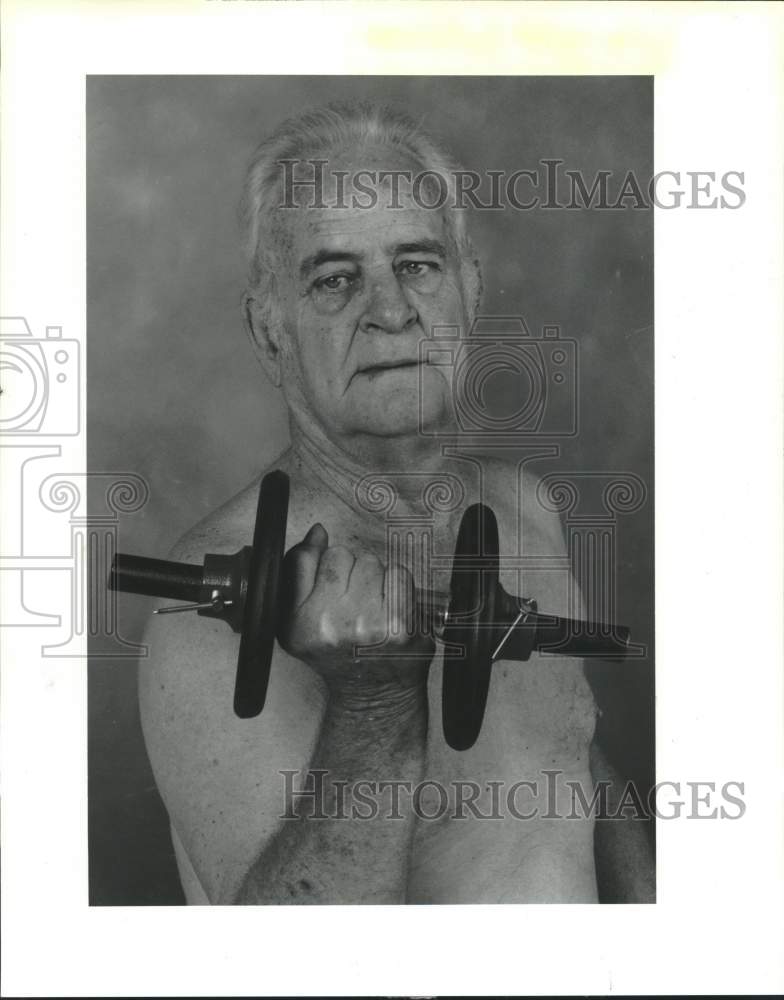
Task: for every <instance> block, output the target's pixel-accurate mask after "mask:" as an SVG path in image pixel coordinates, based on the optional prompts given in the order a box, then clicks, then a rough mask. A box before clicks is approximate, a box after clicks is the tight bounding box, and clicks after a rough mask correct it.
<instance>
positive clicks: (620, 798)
mask: <svg viewBox="0 0 784 1000" xmlns="http://www.w3.org/2000/svg"><path fill="white" fill-rule="evenodd" d="M591 775H592V777H593V780H594V782H595V783H596V784H597V785H599V783H600V782H601V783H603V784H604V785H605V786H606V788H607V798H606V803H607V810H606V811H607V818H604V819H602V818H598V819H597V820H596V825H595V827H594V859H595V862H596V880H597V883H598V888H599V901H600V902H602V903H655V902H656V872H655V861H654V852H653V845H652V843H651V838H650V832H649V831H650V820H647V819H642V818H641V817H640V816H639V815H638V813H639V805H640V804H641V803H640V797H639V796H637V797H635V796H634V795H629V794H627V795H624V790H625V789H626V787H627V786H626V782H624V781H623V780H622V778H621V775H620V774H619V773H618V771H617V770H616V769H615V768H614V767H613V766H612V764H611V763H610V762H609V760H608V759H607V757H606V755H605V753H604V751H603V750H602V747H601V743H600V741H599V740H598V739H597V738H596V737H594V740H593V743H592V744H591Z"/></svg>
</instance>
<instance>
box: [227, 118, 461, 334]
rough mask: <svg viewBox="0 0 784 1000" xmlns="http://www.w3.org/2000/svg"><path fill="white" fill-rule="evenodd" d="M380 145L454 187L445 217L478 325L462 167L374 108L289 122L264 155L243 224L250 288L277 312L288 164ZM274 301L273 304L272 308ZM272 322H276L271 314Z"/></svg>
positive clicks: (404, 121)
mask: <svg viewBox="0 0 784 1000" xmlns="http://www.w3.org/2000/svg"><path fill="white" fill-rule="evenodd" d="M368 142H373V143H376V144H378V145H382V146H388V147H390V148H392V149H396V150H400V151H402V152H404V153H407V154H408V155H409V156H410V157H411V158H412V159H413V160H414V161H415V162H417V163H419V164H421V166H422V168H423V170H426V171H433V172H435V173H436V174H437V175H438V177H439V178H443V181H444V182H445V183H446V185H447V194H448V197H447V198H446V201H445V204H444V209H443V211H444V214H445V217H446V220H447V225H448V227H449V231H450V235H451V237H452V239H453V240H454V243H455V248H456V251H457V255H458V258H459V260H460V271H461V277H462V283H463V288H464V292H465V299H466V309H467V311H468V313H469V317H470V319H473V317H474V315H475V313H476V310H477V309H478V305H479V298H480V295H481V272H480V269H479V261H478V258H477V255H476V252H475V250H474V247H473V244H472V243H471V240H470V237H469V236H468V233H467V231H466V221H465V212H466V210H465V209H457V208H455V207H454V206H455V203H456V198H455V185H456V173H457V172H459V171H461V170H462V167H460V165H459V164H458V163H457V161H456V160H454V159H453V157H452V155H451V154H450V153H449V152H448V151H447V149H446V148H445V147H444V146H443V145H442V144H441V143H440V142H439V141H438V140H437V139H435V138H434V137H433V136H432V135H430V134H428V133H427V132H425V131H424V130H423V129H422V128H420V126H419V125H417V124H416V122H414V120H413V119H411V118H409V117H408V115H405V114H403V113H401V112H399V111H396V110H394V109H392V108H389V107H386V106H384V105H375V104H370V103H366V102H357V103H340V104H329V105H326V106H325V107H322V108H315V109H313V110H310V111H306V112H305V113H303V114H301V115H298V116H296V117H294V118H289V119H288V120H286V121H284V122H283V123H282V124H281V125H279V126H278V127H277V128H276V129H275V131H274V132H273V133H272V134H271V135H270V136H269V137H268V138H267V139H265V140H264V142H262V143H261V145H260V146H259V147H258V148H257V150H256V152H255V154H254V155H253V158H252V160H251V163H250V166H249V168H248V173H247V177H246V180H245V188H244V192H243V198H242V202H241V218H242V222H243V228H244V230H245V236H246V252H247V257H248V286H249V292H251V293H252V296H253V298H254V299H255V301H256V304H257V308H261V310H262V311H263V312H266V311H267V310H268V309H271V308H272V302H271V301H269V300H270V299H271V298H272V297H273V295H274V281H273V279H274V273H275V271H276V269H277V268H278V267H279V266H280V261H279V250H280V238H279V237H280V232H279V230H280V228H281V227H280V214H279V213H280V205H281V195H282V184H281V180H282V177H281V162H282V161H285V160H289V161H292V160H293V161H302V160H306V159H308V158H313V157H316V156H321V155H323V154H325V153H328V152H329V151H330V150H334V149H341V148H345V147H346V146H348V145H361V144H363V143H368ZM265 300H266V302H265ZM268 317H269V318H271V316H269V313H268Z"/></svg>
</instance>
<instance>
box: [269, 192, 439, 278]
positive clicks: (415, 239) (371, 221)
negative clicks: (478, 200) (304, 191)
mask: <svg viewBox="0 0 784 1000" xmlns="http://www.w3.org/2000/svg"><path fill="white" fill-rule="evenodd" d="M286 214H287V216H288V220H287V221H288V225H287V226H286V229H287V230H288V232H287V239H286V240H285V244H286V250H287V257H288V263H289V265H290V266H291V267H292V268H293V269H295V270H296V271H299V272H302V271H304V270H307V268H308V267H309V266H312V265H313V263H314V262H315V261H317V260H319V259H325V258H327V257H328V256H337V255H340V254H345V255H346V256H347V257H349V256H350V257H355V258H358V259H363V258H368V257H371V256H373V255H376V254H378V253H381V254H384V255H386V256H392V255H394V254H396V253H399V252H401V251H402V250H407V251H409V252H411V251H413V250H414V249H417V250H421V251H424V252H430V253H438V254H441V255H442V256H444V257H446V256H448V255H449V254H450V250H451V242H452V241H451V240H450V239H449V230H448V227H447V225H446V220H445V219H444V216H443V213H442V212H439V211H435V210H433V211H429V210H427V209H424V208H420V207H406V208H398V209H395V208H388V207H379V206H376V207H374V208H368V209H359V208H357V209H344V210H341V209H337V208H326V209H293V210H291V212H290V213H289V212H287V213H286Z"/></svg>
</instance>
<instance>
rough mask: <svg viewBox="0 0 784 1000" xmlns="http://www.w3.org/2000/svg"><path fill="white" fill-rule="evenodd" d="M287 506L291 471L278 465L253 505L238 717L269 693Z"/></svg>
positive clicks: (251, 712)
mask: <svg viewBox="0 0 784 1000" xmlns="http://www.w3.org/2000/svg"><path fill="white" fill-rule="evenodd" d="M288 508H289V477H288V476H287V475H286V473H285V472H280V471H278V470H276V471H275V472H270V473H268V474H267V475H266V476H265V477H264V479H263V480H262V482H261V488H260V490H259V502H258V506H257V508H256V524H255V527H254V529H253V550H252V554H251V558H250V569H249V573H248V590H247V594H246V596H245V609H244V613H243V619H242V638H241V639H240V651H239V656H238V658H237V677H236V681H235V684H234V711H235V713H236V714H237V715H238V716H239V718H241V719H252V718H253V717H254V716H256V715H258V714H259V712H261V710H262V709H263V708H264V702H265V700H266V697H267V685H268V684H269V676H270V668H271V666H272V652H273V649H274V645H275V623H276V619H277V614H278V591H279V581H280V569H281V564H282V562H283V553H284V550H285V546H286V522H287V515H288Z"/></svg>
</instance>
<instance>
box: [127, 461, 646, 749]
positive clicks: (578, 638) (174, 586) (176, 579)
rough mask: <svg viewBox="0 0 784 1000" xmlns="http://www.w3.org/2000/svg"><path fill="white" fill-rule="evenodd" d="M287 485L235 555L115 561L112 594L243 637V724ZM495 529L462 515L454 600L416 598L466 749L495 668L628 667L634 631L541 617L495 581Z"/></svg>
mask: <svg viewBox="0 0 784 1000" xmlns="http://www.w3.org/2000/svg"><path fill="white" fill-rule="evenodd" d="M288 504H289V479H288V476H287V475H286V474H285V473H284V472H280V471H275V472H270V473H268V474H267V475H266V476H264V478H263V479H262V481H261V487H260V489H259V499H258V506H257V509H256V521H255V526H254V531H253V544H252V545H250V546H244V547H243V548H241V549H240V550H239V551H238V552H235V553H233V554H231V555H221V554H207V555H205V557H204V564H203V565H201V566H199V565H195V564H189V563H180V562H171V561H168V560H162V559H148V558H145V557H141V556H132V555H126V554H124V553H120V552H118V553H117V554H116V555H115V557H114V560H113V562H112V567H111V571H110V574H109V583H108V586H109V589H111V590H121V591H127V592H129V593H134V594H146V595H148V596H151V597H164V598H171V599H174V600H179V601H185V602H189V603H186V604H182V605H175V606H173V607H168V608H159V609H158V612H157V613H159V614H160V613H164V614H165V613H172V612H176V611H196V612H197V613H198V614H200V615H203V616H205V617H208V618H219V619H221V620H223V621H225V622H227V623H228V624H229V625H230V626H231V628H232V629H233V630H234V631H235V632H238V633H239V634H240V649H239V655H238V658H237V674H236V680H235V687H234V711H235V713H236V714H237V715H238V716H239V717H240V718H242V719H248V718H253V717H255V716H257V715H258V714H259V713H260V712H261V710H262V709H263V707H264V702H265V699H266V695H267V686H268V684H269V675H270V668H271V665H272V653H273V648H274V643H275V637H276V633H277V626H278V622H279V620H280V615H279V602H280V599H281V569H282V565H283V556H284V548H285V540H286V522H287V518H288ZM498 571H499V554H498V525H497V522H496V519H495V515H494V514H493V512H492V510H491V509H490V508H489V507H487V506H486V505H485V504H482V503H476V504H473V505H471V506H470V507H468V508H467V509H466V511H465V513H464V514H463V517H462V520H461V522H460V527H459V530H458V534H457V542H456V545H455V553H454V558H453V562H452V574H451V579H450V590H449V593H448V594H445V593H441V592H438V591H434V590H420V589H417V590H416V592H415V602H416V606H417V612H418V616H417V621H418V623H419V627H420V628H422V630H423V631H425V630H430V631H432V632H433V633H435V634H436V635H437V636H438V638H439V639H440V640H441V641H442V642H443V644H444V672H443V688H442V720H443V728H444V737H445V739H446V742H447V743H448V744H449V746H450V747H452V748H453V749H455V750H467V749H468V748H469V747H471V746H473V744H474V743H475V742H476V739H477V737H478V736H479V732H480V730H481V727H482V720H483V718H484V712H485V704H486V702H487V692H488V689H489V687H490V674H491V667H492V664H493V662H494V661H495V660H497V659H499V658H501V654H503V659H504V660H520V661H525V660H527V659H528V658H529V657H530V656H531V653H532V652H533V651H534V650H536V651H538V652H545V653H553V654H558V655H560V656H581V657H588V656H590V657H602V658H608V659H621V658H622V657H623V656H624V654H625V652H626V650H627V648H628V645H629V641H630V635H629V630H628V629H627V628H624V627H623V626H620V625H617V626H616V625H608V624H604V623H599V622H589V621H579V620H575V619H569V618H561V617H559V616H556V615H547V614H543V613H540V612H539V610H538V608H537V604H536V601H534V600H531V599H528V598H521V597H516V596H514V595H512V594H509V593H507V591H506V590H505V589H504V588H503V587H502V586H501V584H500V583H499V580H498Z"/></svg>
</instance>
